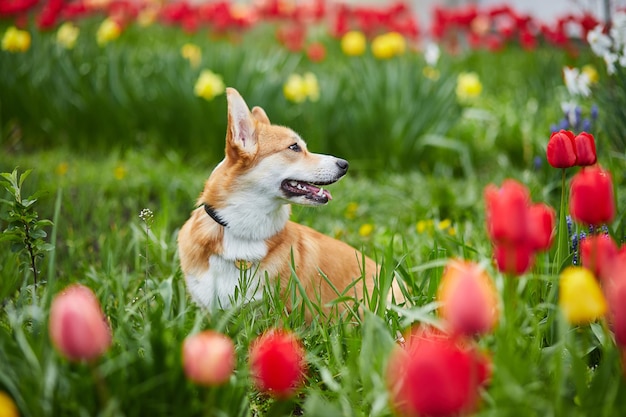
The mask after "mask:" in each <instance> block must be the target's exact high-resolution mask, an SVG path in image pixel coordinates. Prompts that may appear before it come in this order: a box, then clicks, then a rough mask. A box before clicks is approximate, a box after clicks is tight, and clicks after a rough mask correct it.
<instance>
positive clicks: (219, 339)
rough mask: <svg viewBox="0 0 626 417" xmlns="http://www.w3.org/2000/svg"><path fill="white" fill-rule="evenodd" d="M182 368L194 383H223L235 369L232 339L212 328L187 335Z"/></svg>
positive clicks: (206, 384) (215, 384)
mask: <svg viewBox="0 0 626 417" xmlns="http://www.w3.org/2000/svg"><path fill="white" fill-rule="evenodd" d="M183 369H184V371H185V375H187V378H189V380H191V381H192V382H194V383H196V384H199V385H205V386H217V385H222V384H224V383H225V382H227V381H228V379H229V378H230V376H231V375H232V373H233V370H234V369H235V345H234V343H233V341H232V340H231V339H230V338H229V337H228V336H225V335H223V334H221V333H218V332H215V331H212V330H206V331H204V332H201V333H197V334H194V335H191V336H188V337H187V338H186V339H185V341H184V342H183Z"/></svg>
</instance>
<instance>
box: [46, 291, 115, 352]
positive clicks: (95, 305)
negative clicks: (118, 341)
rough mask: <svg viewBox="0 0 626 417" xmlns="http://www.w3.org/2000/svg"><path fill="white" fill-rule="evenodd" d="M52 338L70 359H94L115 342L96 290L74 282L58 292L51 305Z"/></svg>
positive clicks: (56, 346)
mask: <svg viewBox="0 0 626 417" xmlns="http://www.w3.org/2000/svg"><path fill="white" fill-rule="evenodd" d="M49 333H50V340H51V342H52V344H53V345H54V347H55V348H56V349H57V350H58V351H59V352H60V353H61V354H62V355H63V356H64V357H66V358H67V359H69V360H70V361H82V360H86V361H91V360H94V359H97V358H98V357H100V356H101V355H102V354H104V352H106V351H107V349H108V348H109V346H110V345H111V330H110V328H109V325H108V323H107V321H106V318H105V316H104V313H103V312H102V309H101V307H100V303H99V302H98V299H97V298H96V296H95V294H94V293H93V292H92V291H91V290H90V289H89V288H87V287H85V286H84V285H80V284H73V285H70V286H69V287H67V288H66V289H64V290H63V291H62V292H61V293H59V294H57V295H56V296H55V297H54V299H53V300H52V304H51V306H50V319H49Z"/></svg>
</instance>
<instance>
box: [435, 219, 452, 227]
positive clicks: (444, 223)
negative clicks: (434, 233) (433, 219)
mask: <svg viewBox="0 0 626 417" xmlns="http://www.w3.org/2000/svg"><path fill="white" fill-rule="evenodd" d="M450 226H452V221H451V220H450V219H445V220H441V221H440V222H439V223H437V229H439V230H447V229H449V228H450Z"/></svg>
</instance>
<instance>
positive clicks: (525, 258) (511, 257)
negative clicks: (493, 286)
mask: <svg viewBox="0 0 626 417" xmlns="http://www.w3.org/2000/svg"><path fill="white" fill-rule="evenodd" d="M493 252H494V257H495V258H496V265H497V266H498V270H499V271H500V272H503V273H505V274H511V275H522V274H525V273H526V272H527V271H528V270H529V269H530V268H532V266H533V264H534V262H535V254H534V252H533V250H532V248H531V246H529V245H527V244H522V245H507V244H502V245H496V246H495V247H494V249H493Z"/></svg>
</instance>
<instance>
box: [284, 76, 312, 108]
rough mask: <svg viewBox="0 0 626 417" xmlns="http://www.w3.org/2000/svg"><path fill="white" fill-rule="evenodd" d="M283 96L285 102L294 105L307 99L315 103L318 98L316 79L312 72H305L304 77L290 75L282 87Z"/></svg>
mask: <svg viewBox="0 0 626 417" xmlns="http://www.w3.org/2000/svg"><path fill="white" fill-rule="evenodd" d="M283 94H284V95H285V98H286V99H287V100H289V101H292V102H294V103H302V102H304V101H305V100H306V99H307V98H308V99H309V100H311V101H317V100H319V97H320V87H319V83H318V82H317V77H316V76H315V74H313V73H312V72H307V73H306V74H304V76H302V75H299V74H291V75H290V76H289V78H287V82H286V83H285V84H284V85H283Z"/></svg>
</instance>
